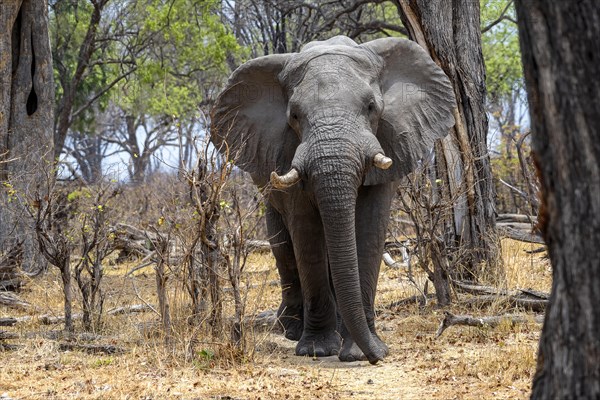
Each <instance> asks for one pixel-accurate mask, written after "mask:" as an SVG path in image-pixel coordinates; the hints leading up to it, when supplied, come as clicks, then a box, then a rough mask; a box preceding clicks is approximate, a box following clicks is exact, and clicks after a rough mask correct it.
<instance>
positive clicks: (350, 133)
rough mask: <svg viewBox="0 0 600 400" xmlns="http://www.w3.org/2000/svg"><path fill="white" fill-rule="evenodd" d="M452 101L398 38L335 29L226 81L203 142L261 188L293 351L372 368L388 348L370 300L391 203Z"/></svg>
mask: <svg viewBox="0 0 600 400" xmlns="http://www.w3.org/2000/svg"><path fill="white" fill-rule="evenodd" d="M454 108H455V99H454V92H453V89H452V86H451V84H450V81H449V79H448V78H447V77H446V75H445V74H444V72H443V71H442V70H441V68H439V67H438V66H437V65H436V64H435V63H434V62H433V61H432V60H431V58H430V57H429V55H428V54H427V53H426V52H425V51H424V50H423V49H422V48H421V47H420V46H419V45H417V44H416V43H414V42H411V41H409V40H405V39H399V38H385V39H377V40H374V41H371V42H368V43H365V44H361V45H358V44H356V43H355V42H354V41H353V40H351V39H349V38H347V37H344V36H337V37H334V38H332V39H329V40H326V41H316V42H312V43H309V44H307V45H305V46H304V47H303V48H302V50H301V51H300V52H299V53H291V54H274V55H268V56H264V57H259V58H256V59H253V60H251V61H248V62H247V63H245V64H243V65H242V66H240V67H239V68H238V69H237V70H236V71H235V72H234V73H233V74H232V76H231V77H230V79H229V82H228V84H227V87H226V89H225V90H224V91H223V93H222V94H221V95H220V96H219V98H218V100H217V101H216V104H215V107H214V109H213V112H212V124H213V128H212V130H211V138H212V141H213V143H214V144H215V145H216V146H217V147H218V148H219V149H221V151H223V152H227V153H228V154H229V157H230V159H234V160H235V162H236V164H237V165H238V166H239V167H240V168H242V169H243V170H245V171H247V172H249V173H250V174H251V176H252V179H253V181H254V183H255V184H256V185H258V186H259V187H260V188H268V189H269V190H267V191H266V192H265V193H266V200H267V203H268V204H267V229H268V232H269V234H270V236H271V238H270V241H271V244H272V248H273V253H274V255H275V259H276V263H277V268H278V270H279V274H280V276H281V285H282V302H281V306H280V308H279V312H278V315H279V320H280V322H281V324H282V325H283V327H284V328H285V334H286V337H287V338H289V339H293V340H298V344H297V346H296V354H297V355H310V356H313V355H316V356H328V355H333V354H338V356H339V358H340V360H342V361H352V360H358V359H364V358H365V357H366V359H368V360H369V361H370V362H371V363H372V364H374V363H376V362H377V361H378V360H382V359H383V358H384V357H385V356H386V355H387V353H388V348H387V346H386V345H385V344H384V343H383V341H382V340H381V339H380V338H379V337H378V335H377V333H376V330H375V323H374V318H375V312H374V299H375V291H376V287H377V278H378V274H379V268H380V260H381V256H382V253H383V246H384V241H385V234H386V229H387V224H388V219H389V214H390V203H391V199H392V196H393V195H394V193H395V189H396V188H397V182H398V181H399V180H400V179H401V178H402V177H404V176H405V175H407V174H409V173H410V172H411V171H413V170H414V169H415V168H416V166H417V165H418V163H419V161H420V160H421V159H422V157H423V155H424V154H425V152H427V151H428V150H429V149H431V147H432V146H433V142H434V140H435V139H437V138H441V137H443V136H444V135H445V134H446V133H447V132H448V131H449V128H451V127H452V126H453V125H454V117H453V110H454ZM280 174H283V175H280ZM269 183H270V184H269ZM338 316H339V317H338Z"/></svg>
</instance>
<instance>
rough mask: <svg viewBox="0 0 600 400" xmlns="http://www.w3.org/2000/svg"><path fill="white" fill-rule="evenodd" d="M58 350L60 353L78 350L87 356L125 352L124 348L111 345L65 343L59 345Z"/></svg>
mask: <svg viewBox="0 0 600 400" xmlns="http://www.w3.org/2000/svg"><path fill="white" fill-rule="evenodd" d="M58 349H59V350H61V351H74V350H78V351H83V352H85V353H89V354H98V353H103V354H124V353H125V352H126V350H125V349H124V348H122V347H118V346H114V345H111V344H81V343H67V342H63V343H60V344H59V345H58Z"/></svg>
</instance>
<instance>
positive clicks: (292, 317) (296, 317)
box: [277, 303, 304, 340]
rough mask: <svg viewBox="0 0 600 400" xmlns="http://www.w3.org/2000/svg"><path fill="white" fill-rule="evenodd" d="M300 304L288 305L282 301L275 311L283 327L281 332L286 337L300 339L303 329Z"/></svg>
mask: <svg viewBox="0 0 600 400" xmlns="http://www.w3.org/2000/svg"><path fill="white" fill-rule="evenodd" d="M302 316H303V311H302V306H296V307H290V306H285V305H284V304H283V303H282V304H281V305H280V306H279V310H278V311H277V318H278V320H279V323H280V324H281V326H282V327H283V334H284V336H285V337H286V339H289V340H300V338H301V337H302V332H303V331H304V319H303V317H302Z"/></svg>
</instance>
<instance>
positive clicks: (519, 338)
mask: <svg viewBox="0 0 600 400" xmlns="http://www.w3.org/2000/svg"><path fill="white" fill-rule="evenodd" d="M530 249H532V246H531V245H529V244H524V243H518V242H514V241H510V240H505V241H504V242H503V257H504V263H505V267H506V284H505V286H506V288H532V289H537V290H542V291H549V290H550V280H551V271H550V267H549V264H548V261H547V260H546V259H544V258H543V256H542V255H540V254H533V255H532V254H526V253H525V252H524V250H530ZM273 265H274V263H273V259H272V258H271V257H270V256H267V255H252V257H251V259H250V260H249V264H248V271H247V272H246V273H245V278H244V280H245V282H246V283H247V284H249V285H251V286H250V289H249V290H248V295H247V301H246V314H247V315H254V314H255V313H258V312H260V311H263V310H268V309H274V308H276V307H277V305H278V303H279V296H280V291H279V288H278V287H277V286H276V285H274V284H273V282H274V281H276V279H277V273H276V271H275V269H274V267H273ZM132 266H133V265H118V266H112V267H108V271H107V276H106V277H105V279H106V282H105V284H106V286H105V287H106V290H105V292H106V301H105V310H108V309H110V308H112V307H117V306H123V305H129V304H139V303H141V302H142V300H143V301H146V302H148V303H151V304H156V302H157V301H156V296H155V290H154V285H155V279H154V275H153V272H152V269H151V268H148V269H147V270H142V271H139V272H138V273H137V274H136V275H135V277H133V278H131V277H130V278H124V275H125V273H126V272H127V271H128V270H129V269H130V268H132ZM58 281H59V280H58V279H57V276H56V275H55V274H54V271H51V273H49V274H47V275H46V276H44V277H43V278H37V279H34V280H32V281H31V282H29V283H28V285H27V286H26V288H25V289H24V290H23V292H22V293H21V294H20V296H21V297H22V298H23V299H25V300H27V301H29V302H31V303H32V304H33V305H34V306H35V307H36V308H37V310H36V312H35V314H36V315H38V314H44V313H54V314H56V315H60V314H61V303H60V299H61V297H60V296H61V295H60V287H59V285H58ZM417 281H418V283H419V284H421V286H422V284H423V283H424V277H422V276H420V277H418V279H417ZM414 294H416V291H415V290H414V288H413V287H412V285H411V284H410V283H409V282H408V280H407V278H406V273H405V271H403V270H401V269H392V268H388V267H383V268H382V273H381V277H380V288H379V294H378V310H379V315H378V324H379V325H378V326H379V330H380V333H381V336H382V337H383V339H384V340H385V341H386V343H387V344H388V345H389V347H390V356H389V357H388V358H386V360H385V361H384V362H382V363H380V364H378V365H376V366H371V365H369V364H368V363H367V362H354V363H340V362H338V360H337V358H336V357H327V358H321V359H317V360H313V359H310V358H301V357H296V356H294V355H293V354H294V346H295V343H294V342H291V341H289V340H286V339H285V338H283V337H282V336H281V335H280V334H278V333H276V332H273V331H269V329H255V330H252V331H250V330H249V331H247V333H246V343H247V349H248V351H247V353H246V355H243V356H242V355H240V354H238V353H236V352H234V351H232V350H231V347H230V346H229V345H228V344H227V343H226V340H225V339H223V340H216V339H205V338H208V337H210V336H209V335H206V334H205V333H204V332H200V331H199V330H198V329H195V328H194V327H191V326H190V325H189V324H187V323H185V310H186V306H185V297H186V296H185V290H184V289H183V287H181V285H180V284H179V283H177V282H176V281H174V282H172V292H171V302H172V310H173V320H174V324H175V332H176V333H175V335H174V337H173V346H172V347H171V348H170V349H167V348H166V347H165V346H164V345H163V340H162V339H161V337H160V333H159V330H158V327H157V325H156V321H157V315H156V314H154V313H152V312H148V313H144V314H129V315H119V316H110V317H105V320H104V321H105V323H104V326H103V327H102V329H101V331H100V332H99V334H100V335H101V339H100V340H99V341H100V342H101V343H104V344H111V345H115V346H119V347H121V348H124V349H126V352H125V353H124V354H120V355H105V354H88V353H85V352H81V351H63V350H61V348H60V343H65V342H68V340H67V339H66V338H64V337H60V333H58V332H57V331H56V329H59V326H44V325H41V324H40V323H39V322H37V321H34V322H30V323H26V324H20V325H17V326H15V327H11V328H5V330H7V331H11V332H14V333H16V334H18V335H20V336H21V339H16V340H12V341H10V343H12V344H16V345H19V347H18V348H17V349H16V350H11V351H2V352H0V398H2V394H3V393H5V394H6V395H7V396H9V397H10V398H14V399H82V398H84V399H148V400H150V399H221V400H225V399H349V398H352V399H490V398H494V399H519V398H523V399H524V398H527V397H528V393H529V389H530V385H531V379H532V376H533V373H534V370H535V357H536V351H537V341H538V338H539V333H540V329H541V325H540V324H536V323H535V322H533V316H534V315H533V314H531V313H529V314H528V313H525V312H519V311H516V312H517V313H519V314H523V315H530V316H531V321H532V322H530V323H525V324H518V325H510V324H505V325H500V326H498V327H496V328H493V329H491V328H471V327H462V326H453V327H450V328H449V329H448V330H446V331H445V332H444V334H443V335H442V336H441V337H440V338H438V339H435V338H434V335H435V332H436V330H437V328H438V326H439V323H440V321H441V319H442V318H443V311H442V310H439V309H436V307H435V304H434V302H431V303H430V304H429V305H427V306H425V307H423V308H419V307H417V306H416V305H407V306H402V307H400V308H394V307H389V304H390V303H391V302H393V301H396V300H399V299H402V298H405V297H408V296H411V295H414ZM228 302H230V300H229V299H226V300H225V306H226V312H227V311H228V309H229V308H230V307H231V304H228ZM76 304H80V303H78V302H76ZM504 307H505V306H504V305H503V304H501V303H498V304H494V305H492V306H490V307H486V308H483V309H473V308H472V307H470V308H466V306H462V305H460V304H456V305H454V306H452V307H450V308H449V309H448V311H451V312H453V313H455V314H470V315H473V316H486V315H498V314H502V313H504V312H505V311H506V310H505V308H504ZM509 312H510V313H514V312H515V310H510V311H509ZM29 314H33V313H32V312H29ZM19 315H27V313H24V312H21V313H19V312H16V311H14V310H10V309H7V308H2V307H0V316H19ZM76 326H77V328H78V332H79V331H80V330H81V329H80V326H79V323H77V325H76ZM57 335H58V337H57ZM77 340H78V341H79V342H82V341H83V340H84V338H82V337H79V339H77ZM186 354H188V355H189V354H192V355H193V357H186ZM186 358H187V359H186Z"/></svg>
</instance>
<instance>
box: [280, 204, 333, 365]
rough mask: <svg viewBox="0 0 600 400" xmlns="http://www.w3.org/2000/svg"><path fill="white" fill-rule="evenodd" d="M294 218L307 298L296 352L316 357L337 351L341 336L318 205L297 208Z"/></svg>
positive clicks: (299, 263) (297, 248) (300, 268)
mask: <svg viewBox="0 0 600 400" xmlns="http://www.w3.org/2000/svg"><path fill="white" fill-rule="evenodd" d="M291 221H293V223H292V224H293V229H292V231H291V235H292V241H293V243H294V252H295V254H296V261H297V263H298V271H299V273H300V280H301V286H302V296H303V300H304V332H303V334H302V337H301V338H300V340H299V341H298V344H297V346H296V354H297V355H299V356H317V357H323V356H330V355H335V354H338V353H339V350H340V346H341V337H340V335H339V333H338V332H337V331H336V304H335V299H334V297H333V293H332V291H331V284H330V281H329V267H328V264H327V248H326V245H325V236H324V232H323V224H322V223H321V219H320V215H319V213H318V211H317V210H316V209H311V210H307V209H298V210H297V213H296V214H295V215H293V216H292V217H291Z"/></svg>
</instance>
